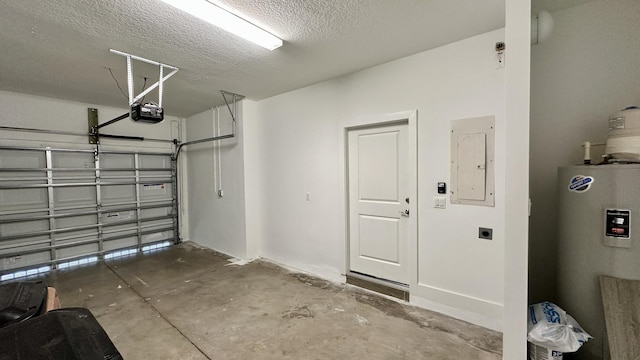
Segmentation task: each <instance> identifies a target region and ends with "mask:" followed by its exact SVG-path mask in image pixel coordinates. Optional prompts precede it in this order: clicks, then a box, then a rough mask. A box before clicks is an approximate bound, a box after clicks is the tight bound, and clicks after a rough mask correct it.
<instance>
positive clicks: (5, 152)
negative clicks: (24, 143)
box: [0, 149, 47, 169]
mask: <svg viewBox="0 0 640 360" xmlns="http://www.w3.org/2000/svg"><path fill="white" fill-rule="evenodd" d="M46 159H47V158H46V156H45V153H44V152H42V151H34V150H12V149H0V167H2V168H16V169H38V168H44V167H46V164H47V160H46Z"/></svg>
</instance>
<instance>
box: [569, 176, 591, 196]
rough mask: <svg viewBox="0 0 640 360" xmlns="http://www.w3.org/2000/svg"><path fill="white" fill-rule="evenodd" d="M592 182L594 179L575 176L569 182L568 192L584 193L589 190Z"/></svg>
mask: <svg viewBox="0 0 640 360" xmlns="http://www.w3.org/2000/svg"><path fill="white" fill-rule="evenodd" d="M593 181H594V179H593V177H591V176H584V175H576V176H574V177H572V178H571V180H570V181H569V191H575V192H579V193H581V192H585V191H587V190H589V188H590V187H591V184H593Z"/></svg>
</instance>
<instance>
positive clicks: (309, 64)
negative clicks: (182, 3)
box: [0, 0, 578, 117]
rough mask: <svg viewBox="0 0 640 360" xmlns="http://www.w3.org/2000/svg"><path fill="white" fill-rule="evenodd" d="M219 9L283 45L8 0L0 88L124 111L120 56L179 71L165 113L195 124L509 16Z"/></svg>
mask: <svg viewBox="0 0 640 360" xmlns="http://www.w3.org/2000/svg"><path fill="white" fill-rule="evenodd" d="M547 1H550V0H547ZM558 1H560V0H558ZM573 1H578V0H573ZM220 3H221V4H222V5H224V6H226V7H228V8H230V9H232V10H235V11H239V12H241V13H243V14H245V15H246V17H247V18H249V19H250V20H252V21H253V22H254V23H256V24H258V25H260V26H262V27H263V28H265V29H268V30H270V31H271V32H272V33H274V34H275V35H277V36H279V37H280V38H282V39H283V40H284V42H285V43H284V46H283V47H281V48H279V49H276V50H274V51H269V50H265V49H263V48H261V47H259V46H257V45H254V44H252V43H249V42H247V41H245V40H243V39H241V38H238V37H235V36H234V35H231V34H228V33H226V32H224V31H222V30H219V29H218V28H216V27H215V26H212V25H209V24H207V23H204V22H203V21H200V20H199V19H195V18H192V17H190V16H189V15H187V14H185V13H182V12H180V11H179V10H177V9H174V8H173V7H171V6H169V5H166V4H164V3H163V2H161V1H160V0H57V1H51V0H20V1H16V0H0V49H1V53H2V55H1V56H0V90H8V91H15V92H21V93H28V94H35V95H43V96H49V97H54V98H60V99H68V100H74V101H81V102H87V103H92V104H99V105H109V106H119V107H126V106H127V99H126V98H125V97H124V96H123V95H122V94H121V93H120V91H119V90H118V88H117V87H116V84H115V82H114V81H113V79H112V78H111V75H110V74H109V72H108V70H107V67H109V68H112V69H113V72H114V75H115V76H116V78H117V79H118V81H119V82H120V86H121V87H122V88H123V89H124V90H125V91H126V79H127V78H126V66H125V58H124V57H121V56H117V55H114V54H111V53H109V49H110V48H113V49H117V50H120V51H124V52H127V53H131V54H134V55H138V56H141V57H145V58H148V59H152V60H156V61H160V62H163V63H166V64H170V65H174V66H177V67H179V68H180V71H179V72H178V73H177V74H176V75H175V76H174V77H173V78H171V79H169V80H168V81H167V82H166V83H165V97H164V104H163V105H164V107H165V110H166V112H167V113H168V114H172V115H178V116H185V117H186V116H189V115H192V114H195V113H198V112H200V111H202V110H204V109H206V108H209V107H211V106H213V105H218V104H220V103H221V102H222V98H221V96H220V95H219V93H218V90H220V89H224V90H228V91H232V92H236V93H239V94H243V95H246V96H247V97H248V98H250V99H254V100H259V99H263V98H266V97H270V96H273V95H277V94H280V93H283V92H286V91H289V90H293V89H297V88H300V87H304V86H307V85H310V84H314V83H317V82H321V81H324V80H327V79H330V78H334V77H337V76H341V75H345V74H348V73H350V72H353V71H356V70H359V69H363V68H367V67H370V66H374V65H377V64H381V63H384V62H388V61H390V60H394V59H397V58H400V57H404V56H407V55H410V54H414V53H417V52H420V51H424V50H427V49H431V48H434V47H437V46H440V45H443V44H447V43H451V42H454V41H457V40H460V39H464V38H467V37H470V36H473V35H476V34H480V33H484V32H487V31H490V30H494V29H498V28H501V27H503V26H504V16H505V11H504V0H220ZM134 76H135V78H136V80H135V81H136V89H137V90H139V89H140V88H141V87H142V82H143V76H147V77H149V78H150V79H152V80H149V83H151V82H153V81H155V80H156V79H157V68H156V67H153V66H149V65H142V64H141V63H137V62H135V63H134ZM156 98H157V95H155V94H153V93H152V94H151V95H149V96H148V97H147V100H155V99H156Z"/></svg>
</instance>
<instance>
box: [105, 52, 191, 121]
mask: <svg viewBox="0 0 640 360" xmlns="http://www.w3.org/2000/svg"><path fill="white" fill-rule="evenodd" d="M109 51H110V52H111V53H113V54H116V55H121V56H124V57H125V58H126V59H127V90H128V93H129V106H131V119H132V120H135V121H142V122H148V123H153V124H155V123H159V122H161V121H162V120H163V119H164V110H163V108H162V93H163V83H164V82H165V81H166V80H167V79H169V78H170V77H172V76H173V75H174V74H175V73H177V72H178V70H179V69H178V68H177V67H175V66H171V65H167V64H163V63H159V62H157V61H153V60H149V59H145V58H142V57H140V56H135V55H131V54H127V53H124V52H122V51H118V50H114V49H110V50H109ZM132 60H138V61H142V62H145V63H147V64H151V65H157V66H158V68H159V72H160V75H159V77H158V81H157V82H155V83H154V84H153V85H151V86H149V87H148V88H147V89H145V90H143V91H142V92H141V93H140V94H138V95H135V93H134V91H135V90H134V88H133V64H132ZM165 69H169V70H171V72H170V73H169V74H167V75H164V70H165ZM155 88H158V103H157V104H154V103H146V104H140V103H139V101H140V100H141V99H143V98H144V96H145V95H147V94H148V93H149V92H151V91H152V90H154V89H155Z"/></svg>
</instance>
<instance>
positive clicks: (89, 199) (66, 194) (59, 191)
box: [53, 186, 96, 208]
mask: <svg viewBox="0 0 640 360" xmlns="http://www.w3.org/2000/svg"><path fill="white" fill-rule="evenodd" d="M53 202H54V208H61V207H78V206H86V205H93V204H95V203H96V189H95V187H94V186H73V187H59V188H53Z"/></svg>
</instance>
